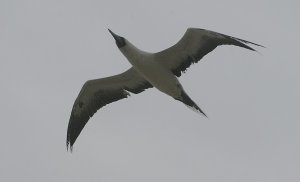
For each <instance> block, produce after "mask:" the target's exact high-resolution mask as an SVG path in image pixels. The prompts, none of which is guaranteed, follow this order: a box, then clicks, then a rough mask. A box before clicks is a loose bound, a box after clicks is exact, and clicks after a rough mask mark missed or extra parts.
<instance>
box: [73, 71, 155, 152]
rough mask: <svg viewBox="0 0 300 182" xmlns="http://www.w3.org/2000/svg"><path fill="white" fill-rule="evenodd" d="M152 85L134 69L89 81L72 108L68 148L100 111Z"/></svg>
mask: <svg viewBox="0 0 300 182" xmlns="http://www.w3.org/2000/svg"><path fill="white" fill-rule="evenodd" d="M151 87H152V85H151V84H150V83H149V82H148V81H146V80H145V79H144V78H143V77H141V76H140V75H139V74H138V73H137V72H136V71H135V70H134V68H130V69H129V70H127V71H125V72H124V73H121V74H119V75H115V76H111V77H107V78H101V79H96V80H89V81H87V82H86V83H85V84H84V85H83V87H82V89H81V91H80V93H79V95H78V97H77V99H76V100H75V103H74V105H73V108H72V112H71V116H70V120H69V125H68V131H67V148H69V147H70V149H71V150H72V147H73V144H74V143H75V141H76V139H77V137H78V136H79V134H80V132H81V131H82V129H83V128H84V126H85V125H86V123H87V122H88V120H89V118H90V117H92V116H93V115H94V114H95V113H96V112H97V110H98V109H100V108H101V107H103V106H105V105H107V104H110V103H112V102H115V101H118V100H120V99H124V98H127V97H128V96H129V95H130V94H129V92H132V93H135V94H137V93H140V92H143V91H144V90H145V89H147V88H151Z"/></svg>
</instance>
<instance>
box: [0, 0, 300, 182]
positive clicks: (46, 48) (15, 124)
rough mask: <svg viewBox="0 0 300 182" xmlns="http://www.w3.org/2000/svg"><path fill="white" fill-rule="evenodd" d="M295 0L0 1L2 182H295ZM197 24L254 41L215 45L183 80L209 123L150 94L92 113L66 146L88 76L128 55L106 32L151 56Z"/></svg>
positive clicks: (299, 75) (299, 88)
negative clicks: (70, 148) (249, 46)
mask: <svg viewBox="0 0 300 182" xmlns="http://www.w3.org/2000/svg"><path fill="white" fill-rule="evenodd" d="M299 7H300V3H299V1H297V0H291V1H289V0H286V1H279V0H275V1H274V0H254V1H239V0H228V1H212V0H207V1H199V0H195V1H192V0H185V1H177V2H176V1H173V0H169V1H161V0H159V1H154V0H151V1H150V0H149V1H138V0H136V1H129V0H127V1H120V2H117V1H112V0H110V1H94V0H84V1H83V0H81V1H79V0H72V1H71V0H41V1H38V0H27V1H23V0H19V1H18V0H1V1H0V83H1V95H0V100H1V104H0V110H1V127H0V143H1V150H0V181H6V182H10V181H31V182H32V181H33V182H35V181H36V182H38V181H43V182H48V181H49V182H52V181H73V182H77V181H92V182H94V181H97V182H99V181H103V182H119V181H122V182H141V181H143V182H153V181H156V182H182V181H191V182H196V181H197V182H198V181H205V182H241V181H242V182H254V181H255V182H285V181H288V182H298V181H300V173H299V169H300V156H299V155H300V132H299V130H300V122H299V121H300V117H299V103H300V97H299V93H300V85H299V80H300V72H299V67H300V59H299V50H298V49H299V44H300V38H299V32H300V24H299V17H300V12H299ZM187 27H199V28H205V29H210V30H214V31H218V32H221V33H224V34H228V35H232V36H236V37H239V38H243V39H246V40H249V41H253V42H256V43H259V44H263V45H265V46H266V47H267V49H262V48H257V49H258V50H259V52H260V54H259V53H255V52H251V51H248V50H246V49H241V48H238V47H233V46H223V47H219V48H217V49H216V50H215V51H214V52H213V53H211V54H209V55H207V56H206V57H204V59H203V60H202V61H201V62H200V63H198V64H196V65H193V66H192V67H191V68H190V69H189V70H188V72H187V73H186V74H185V75H184V76H182V77H181V78H180V81H181V83H182V85H183V86H184V87H185V90H186V91H187V93H188V94H189V95H190V96H191V98H192V99H193V100H194V101H195V102H196V103H197V104H198V105H199V106H200V107H201V108H202V109H203V110H204V111H205V113H206V114H207V115H208V116H209V119H207V118H205V117H202V116H201V115H199V114H197V113H194V112H193V111H191V110H189V109H187V108H186V107H185V106H184V105H183V104H182V103H180V102H177V101H175V100H174V99H172V98H171V97H167V96H166V95H165V94H163V93H161V92H159V91H157V90H155V89H150V90H147V91H145V92H143V93H142V94H139V95H134V96H132V97H131V98H129V99H126V100H121V101H119V102H117V103H113V104H111V105H108V106H106V107H104V108H103V109H101V110H99V111H98V112H97V113H96V115H94V117H93V118H92V119H91V120H90V121H89V123H88V124H87V125H86V127H85V128H84V130H83V132H82V134H81V135H80V137H79V138H78V140H77V142H76V143H75V145H74V152H73V153H72V154H71V153H69V152H67V151H66V146H65V140H66V131H67V125H68V121H69V116H70V112H71V108H72V105H73V102H74V100H75V98H76V97H77V95H78V93H79V90H80V89H81V86H82V84H83V83H84V82H85V81H86V80H88V79H95V78H101V77H105V76H110V75H114V74H117V73H120V72H122V71H124V70H126V69H127V68H129V66H130V65H129V63H128V62H127V60H126V59H125V57H123V55H122V54H121V52H119V50H118V49H117V47H116V45H115V43H114V40H113V38H112V37H111V35H110V34H109V32H108V31H107V28H111V29H112V30H113V31H114V32H115V33H117V34H120V35H122V36H124V37H126V38H127V39H128V40H129V41H131V42H132V43H134V44H135V45H136V46H137V47H139V48H141V49H143V50H146V51H149V52H156V51H159V50H161V49H164V48H167V47H169V46H171V45H172V44H174V43H175V42H177V41H178V40H179V39H180V38H181V36H182V35H183V33H184V32H185V30H186V28H187Z"/></svg>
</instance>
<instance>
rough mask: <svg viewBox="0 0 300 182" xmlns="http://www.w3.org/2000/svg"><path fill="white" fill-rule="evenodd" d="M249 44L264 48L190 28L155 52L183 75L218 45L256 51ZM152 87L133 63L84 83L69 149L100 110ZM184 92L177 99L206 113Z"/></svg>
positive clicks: (73, 117) (73, 116) (70, 127)
mask: <svg viewBox="0 0 300 182" xmlns="http://www.w3.org/2000/svg"><path fill="white" fill-rule="evenodd" d="M113 36H114V38H115V39H116V37H115V36H117V35H116V34H113ZM120 38H122V37H120ZM124 40H126V39H124ZM124 40H122V41H124ZM116 41H117V39H116ZM126 41H127V40H126ZM126 41H125V42H122V43H124V44H125V45H123V44H121V43H120V42H119V44H118V42H117V45H118V47H119V45H123V46H124V47H125V46H126ZM246 44H252V45H256V46H260V47H263V46H261V45H259V44H256V43H253V42H249V41H246V40H242V39H239V38H235V37H231V36H228V35H224V34H220V33H217V32H212V31H208V30H204V29H196V28H189V29H188V30H187V31H186V33H185V34H184V36H183V37H182V38H181V39H180V41H179V42H177V43H176V44H175V45H173V46H171V47H170V48H168V49H165V50H163V51H161V52H158V53H155V54H154V55H153V56H154V58H155V61H157V62H158V63H159V65H161V67H164V68H165V69H166V70H169V71H171V72H172V73H173V74H174V75H175V76H177V77H180V76H181V74H182V72H185V71H186V69H187V68H188V67H189V66H190V65H191V64H193V63H197V62H198V61H199V60H200V59H201V58H202V57H203V56H205V55H206V54H208V53H209V52H211V51H212V50H214V49H215V48H216V47H217V46H219V45H235V46H239V47H243V48H246V49H249V50H252V51H255V50H254V49H253V48H251V47H249V46H247V45H246ZM119 48H120V47H119ZM125 48H126V47H125ZM120 49H122V48H120ZM152 87H153V86H152V84H151V83H150V82H149V81H148V80H147V79H146V78H145V77H143V76H142V75H141V74H140V73H139V72H138V71H136V70H135V67H134V66H133V67H132V68H130V69H128V70H127V71H125V72H124V73H121V74H119V75H115V76H111V77H107V78H101V79H96V80H90V81H87V82H86V83H85V84H84V85H83V87H82V89H81V91H80V93H79V95H78V97H77V98H76V100H75V103H74V105H73V108H72V112H71V116H70V121H69V125H68V131H67V148H69V147H70V149H72V147H73V144H74V142H75V141H76V139H77V137H78V136H79V134H80V132H81V131H82V129H83V128H84V126H85V124H86V123H87V122H88V120H89V118H90V117H92V116H93V115H94V113H95V112H96V111H97V110H98V109H100V108H101V107H103V106H105V105H107V104H110V103H112V102H115V101H118V100H120V99H123V98H127V97H128V96H129V95H130V93H134V94H138V93H140V92H143V91H144V90H146V89H148V88H152ZM181 94H182V95H181V97H180V98H175V97H174V98H175V99H176V100H179V101H181V102H183V103H184V104H186V105H187V106H189V107H192V108H193V109H194V110H196V111H199V112H200V113H202V114H203V115H205V114H204V112H203V111H202V110H201V109H200V108H199V107H198V106H197V104H196V103H195V102H194V101H193V100H192V99H190V97H189V96H188V95H187V94H186V93H185V92H184V90H183V89H182V91H181Z"/></svg>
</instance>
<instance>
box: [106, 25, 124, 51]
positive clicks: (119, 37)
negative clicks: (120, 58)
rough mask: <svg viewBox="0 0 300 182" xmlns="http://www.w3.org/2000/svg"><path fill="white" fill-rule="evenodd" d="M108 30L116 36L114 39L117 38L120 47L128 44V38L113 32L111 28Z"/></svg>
mask: <svg viewBox="0 0 300 182" xmlns="http://www.w3.org/2000/svg"><path fill="white" fill-rule="evenodd" d="M108 31H109V32H110V33H111V35H112V36H113V37H114V39H115V40H116V44H117V46H118V48H122V47H124V46H125V45H126V40H125V38H124V37H121V36H119V35H117V34H115V33H114V32H112V31H111V30H110V29H108Z"/></svg>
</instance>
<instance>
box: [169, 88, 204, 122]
mask: <svg viewBox="0 0 300 182" xmlns="http://www.w3.org/2000/svg"><path fill="white" fill-rule="evenodd" d="M175 99H176V100H179V101H180V102H182V103H184V104H185V105H186V106H188V107H190V108H192V109H193V110H195V111H197V112H200V113H201V114H203V115H204V116H205V117H207V115H206V114H205V113H204V112H203V111H202V110H201V109H200V107H198V106H197V104H196V103H195V102H194V101H193V100H192V99H191V98H190V97H189V96H188V95H187V94H186V93H185V92H184V91H182V92H181V98H175Z"/></svg>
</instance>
